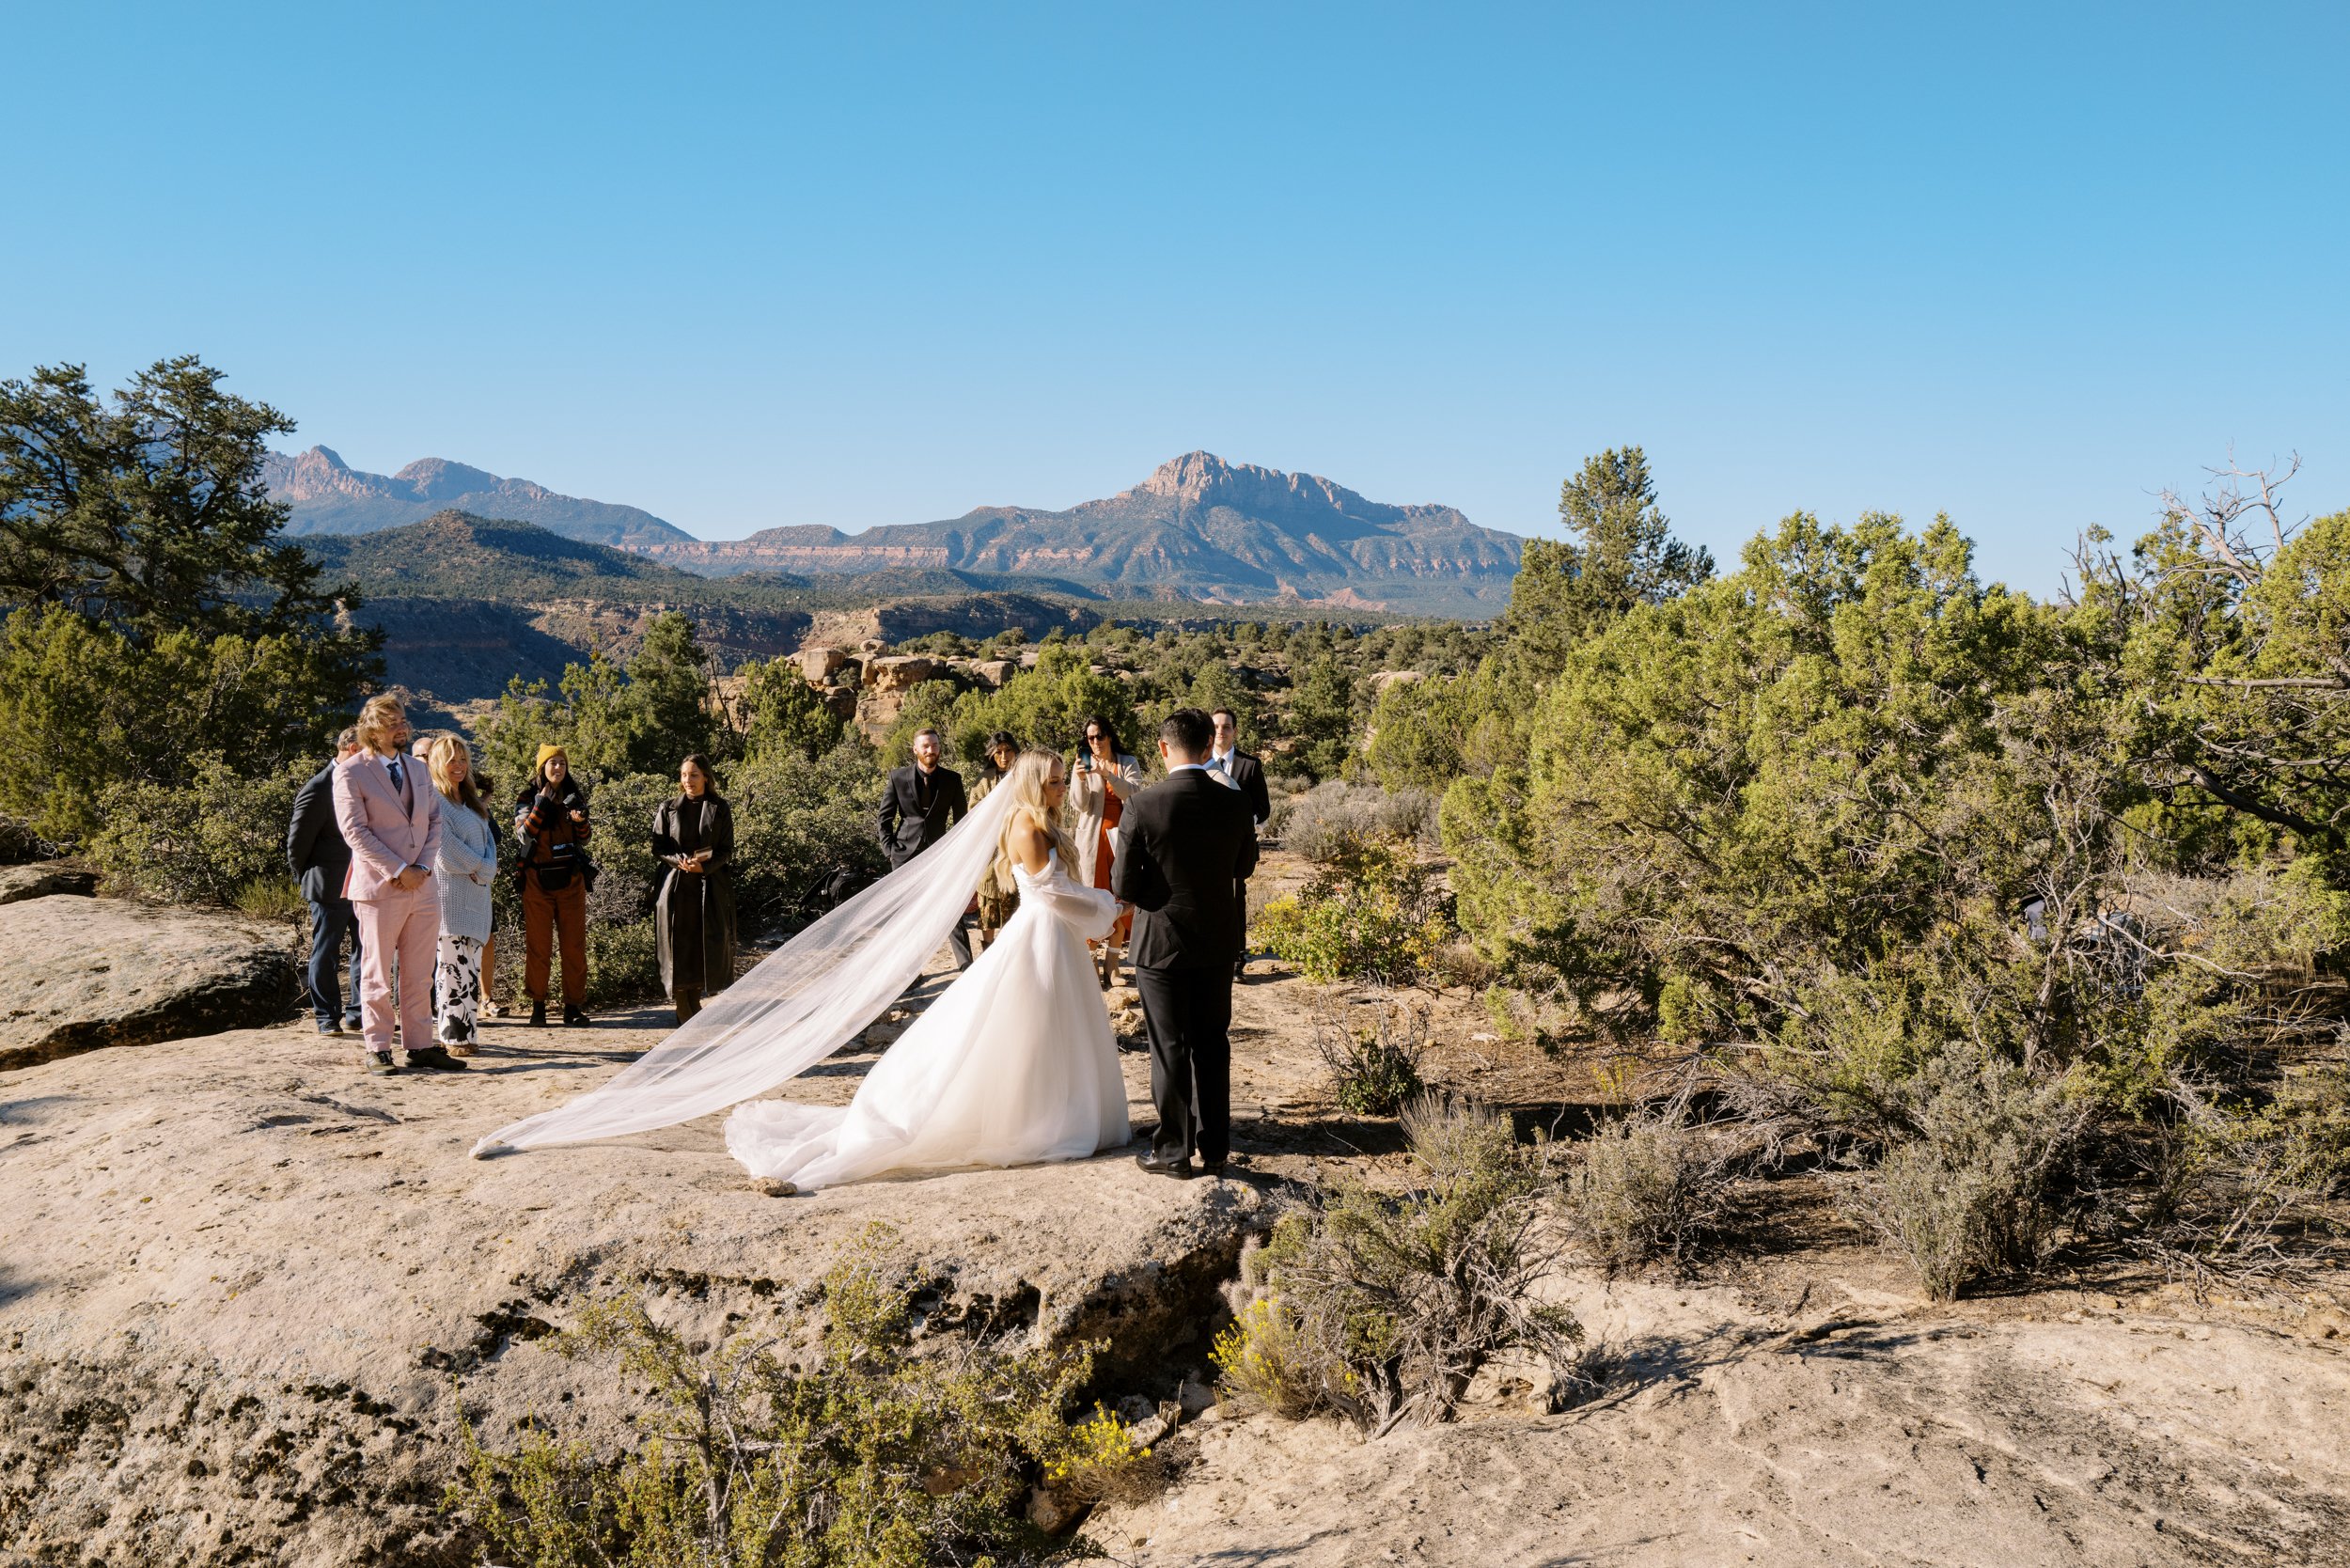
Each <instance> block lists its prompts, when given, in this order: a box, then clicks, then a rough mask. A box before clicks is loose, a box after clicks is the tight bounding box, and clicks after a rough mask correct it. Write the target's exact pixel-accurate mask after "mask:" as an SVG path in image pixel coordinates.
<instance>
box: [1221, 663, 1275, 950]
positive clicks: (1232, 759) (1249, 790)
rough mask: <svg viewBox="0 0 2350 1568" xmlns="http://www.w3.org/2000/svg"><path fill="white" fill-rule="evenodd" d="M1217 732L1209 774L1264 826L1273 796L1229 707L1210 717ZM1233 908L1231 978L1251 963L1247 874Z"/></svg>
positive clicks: (1236, 889) (1234, 892)
mask: <svg viewBox="0 0 2350 1568" xmlns="http://www.w3.org/2000/svg"><path fill="white" fill-rule="evenodd" d="M1208 722H1209V723H1210V724H1212V725H1214V727H1215V728H1214V735H1213V738H1212V739H1211V741H1210V742H1209V755H1208V771H1209V772H1210V773H1213V774H1214V775H1216V776H1219V777H1221V778H1223V779H1226V780H1227V781H1229V782H1230V784H1231V786H1232V788H1234V789H1236V790H1238V791H1239V792H1241V796H1242V798H1243V799H1245V800H1246V801H1247V802H1248V814H1249V815H1250V816H1251V817H1253V818H1255V819H1256V825H1257V826H1259V827H1262V826H1264V824H1265V820H1266V819H1267V818H1269V817H1271V816H1272V815H1273V797H1272V795H1270V794H1269V793H1267V792H1266V791H1265V785H1264V764H1263V763H1261V762H1260V761H1258V760H1257V759H1256V758H1254V757H1252V756H1250V755H1249V754H1248V753H1247V752H1246V751H1243V750H1242V749H1241V748H1240V720H1239V719H1237V718H1235V717H1234V716H1233V715H1232V710H1230V708H1217V709H1214V711H1212V712H1211V713H1209V714H1208ZM1232 907H1233V908H1234V909H1235V910H1237V911H1238V912H1239V917H1240V946H1239V948H1238V949H1237V956H1236V957H1234V958H1233V960H1232V978H1233V979H1234V980H1238V979H1240V978H1241V971H1242V970H1243V969H1245V968H1246V967H1247V964H1248V878H1247V877H1246V875H1244V876H1242V877H1241V878H1240V880H1239V881H1238V882H1236V883H1234V884H1233V886H1232Z"/></svg>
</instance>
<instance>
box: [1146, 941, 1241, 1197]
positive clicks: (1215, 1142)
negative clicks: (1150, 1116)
mask: <svg viewBox="0 0 2350 1568" xmlns="http://www.w3.org/2000/svg"><path fill="white" fill-rule="evenodd" d="M1135 989H1136V990H1137V991H1139V992H1141V993H1142V1016H1143V1019H1144V1022H1145V1023H1146V1025H1147V1026H1148V1027H1149V1029H1150V1033H1151V1103H1152V1105H1156V1106H1157V1107H1158V1110H1159V1130H1158V1131H1157V1132H1156V1133H1153V1134H1152V1137H1151V1152H1152V1153H1154V1154H1157V1155H1159V1156H1160V1157H1162V1158H1164V1159H1173V1158H1175V1157H1177V1156H1178V1155H1183V1154H1197V1155H1198V1156H1199V1158H1200V1159H1202V1160H1204V1161H1206V1162H1207V1163H1208V1164H1210V1165H1218V1164H1221V1163H1222V1162H1223V1160H1224V1158H1225V1157H1226V1156H1227V1155H1228V1154H1230V1152H1232V971H1231V969H1230V967H1229V966H1228V965H1225V964H1216V965H1214V967H1212V968H1206V969H1136V971H1135Z"/></svg>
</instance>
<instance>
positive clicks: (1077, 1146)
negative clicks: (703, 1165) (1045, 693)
mask: <svg viewBox="0 0 2350 1568" xmlns="http://www.w3.org/2000/svg"><path fill="white" fill-rule="evenodd" d="M997 788H998V789H999V790H1009V791H1011V792H1012V793H1013V795H1014V797H1015V800H1016V804H1015V805H1014V806H1013V808H1012V811H1011V821H1010V822H1009V823H1006V824H1005V825H1004V831H1003V844H1002V859H1001V861H1000V862H999V863H998V866H997V874H998V875H1002V874H1005V873H1006V872H1009V873H1010V875H1011V880H1012V882H1013V883H1014V885H1015V886H1018V887H1019V889H1020V908H1019V912H1018V913H1016V914H1015V915H1013V916H1012V917H1011V920H1010V921H1009V922H1007V923H1006V924H1005V926H1004V930H1003V934H1002V935H1000V936H998V937H997V938H996V939H995V942H994V943H992V944H991V945H990V946H989V947H988V948H987V949H985V950H984V951H982V952H981V953H980V954H979V960H978V962H976V963H974V964H972V965H971V967H970V968H969V969H967V970H965V971H964V974H963V975H962V977H961V978H959V979H958V980H956V981H955V982H954V983H953V984H952V985H950V986H948V988H947V990H946V993H945V994H944V995H943V996H940V997H939V998H938V999H937V1000H936V1001H934V1002H932V1004H931V1007H930V1010H929V1011H926V1012H924V1013H923V1014H922V1015H921V1016H920V1017H919V1018H917V1019H916V1020H915V1022H914V1024H913V1027H910V1028H908V1029H907V1030H906V1032H905V1033H904V1034H903V1035H901V1036H900V1037H899V1039H898V1042H897V1043H896V1044H894V1045H892V1046H890V1047H889V1049H888V1050H887V1051H886V1052H885V1053H884V1054H883V1056H882V1058H881V1060H880V1061H879V1062H877V1063H875V1064H874V1066H873V1069H872V1071H871V1072H870V1073H868V1074H866V1076H865V1081H864V1083H863V1084H861V1085H859V1086H858V1088H857V1091H856V1098H855V1099H854V1100H852V1101H851V1102H850V1103H849V1104H848V1105H846V1106H841V1105H798V1104H794V1103H793V1102H791V1101H789V1100H754V1101H752V1102H751V1103H750V1104H748V1105H740V1106H737V1107H736V1109H735V1112H734V1114H733V1115H732V1116H729V1117H728V1118H727V1148H728V1150H729V1152H731V1153H732V1154H733V1155H734V1157H735V1158H736V1159H738V1160H740V1161H742V1162H743V1166H744V1169H746V1170H748V1171H749V1172H750V1173H751V1174H752V1175H753V1176H758V1177H764V1178H768V1179H770V1180H775V1181H780V1182H787V1183H790V1184H792V1185H793V1186H795V1187H797V1188H798V1189H799V1190H800V1191H802V1192H807V1191H811V1190H813V1189H815V1188H817V1187H826V1186H837V1185H838V1184H841V1183H843V1182H857V1181H863V1180H864V1179H866V1178H867V1177H870V1176H879V1175H882V1174H883V1173H885V1172H888V1171H907V1170H938V1169H946V1168H953V1167H957V1166H973V1165H995V1166H1004V1165H1027V1164H1030V1163H1032V1162H1035V1161H1039V1160H1077V1159H1084V1158H1085V1157H1086V1156H1087V1155H1089V1154H1091V1153H1093V1152H1095V1151H1096V1150H1100V1149H1109V1148H1115V1147H1116V1146H1117V1145H1119V1144H1121V1143H1124V1142H1125V1141H1126V1140H1127V1137H1128V1136H1129V1135H1128V1129H1127V1125H1126V1081H1125V1077H1124V1075H1123V1074H1120V1072H1119V1070H1118V1048H1117V1044H1116V1043H1115V1042H1114V1041H1113V1040H1112V1039H1111V1038H1110V1024H1109V1014H1108V1011H1106V1010H1105V1008H1104V1007H1103V1005H1102V990H1101V987H1100V986H1099V985H1098V984H1097V983H1096V982H1095V980H1094V976H1093V967H1092V964H1091V962H1090V960H1089V955H1088V953H1087V950H1086V943H1087V941H1088V940H1089V939H1093V940H1099V939H1100V938H1101V937H1103V936H1105V935H1106V934H1107V933H1108V932H1109V928H1110V924H1111V922H1112V921H1113V920H1114V919H1116V918H1117V916H1118V903H1117V901H1116V900H1114V899H1113V898H1111V897H1110V895H1109V894H1107V893H1105V892H1102V891H1099V890H1097V889H1095V888H1091V887H1084V886H1079V885H1078V883H1077V881H1076V879H1075V878H1074V877H1073V876H1072V875H1070V873H1069V870H1068V868H1069V865H1070V864H1071V862H1072V861H1073V859H1074V854H1073V851H1072V850H1071V849H1070V846H1069V839H1068V836H1067V835H1066V834H1065V833H1063V832H1062V831H1061V830H1060V828H1059V826H1058V823H1059V821H1060V812H1061V801H1062V799H1063V797H1064V796H1066V795H1067V794H1068V792H1069V780H1068V775H1067V773H1066V772H1065V771H1064V764H1063V763H1062V761H1061V760H1060V758H1058V756H1055V755H1054V754H1052V753H1051V752H1043V751H1031V752H1028V753H1026V754H1025V755H1024V756H1022V757H1021V759H1020V760H1018V761H1017V762H1015V763H1013V764H1012V770H1011V774H1010V775H1009V776H1006V778H1005V779H1004V782H1003V783H1002V784H1000V785H998V786H997Z"/></svg>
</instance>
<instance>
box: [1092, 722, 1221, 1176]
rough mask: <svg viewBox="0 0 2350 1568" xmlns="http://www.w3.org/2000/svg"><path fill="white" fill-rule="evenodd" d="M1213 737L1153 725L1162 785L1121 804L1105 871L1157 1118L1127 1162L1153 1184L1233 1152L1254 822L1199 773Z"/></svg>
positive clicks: (1213, 1166)
mask: <svg viewBox="0 0 2350 1568" xmlns="http://www.w3.org/2000/svg"><path fill="white" fill-rule="evenodd" d="M1213 739H1214V726H1213V725H1212V724H1211V723H1210V722H1209V720H1208V715H1207V714H1205V713H1201V712H1200V711H1199V709H1197V708H1181V709H1178V710H1176V712H1174V713H1171V714H1169V715H1168V716H1167V722H1166V723H1165V724H1163V725H1161V726H1160V727H1159V755H1160V756H1161V757H1162V758H1164V759H1165V760H1166V761H1167V779H1166V781H1165V782H1164V783H1161V784H1157V785H1154V786H1152V788H1151V789H1148V790H1145V791H1143V792H1141V793H1140V794H1137V795H1136V796H1135V797H1134V798H1133V799H1132V800H1130V801H1128V802H1127V803H1126V812H1125V816H1124V817H1123V819H1122V820H1121V821H1120V823H1119V832H1120V837H1121V838H1122V839H1123V840H1124V844H1123V851H1124V853H1122V854H1120V855H1119V857H1118V863H1117V865H1116V866H1114V867H1113V868H1112V869H1111V871H1110V884H1111V891H1113V892H1115V893H1116V894H1117V895H1118V896H1119V897H1120V898H1121V899H1124V900H1125V901H1127V902H1130V903H1132V904H1133V905H1134V906H1135V938H1134V965H1135V989H1136V990H1137V991H1139V992H1141V993H1142V1013H1143V1018H1144V1020H1145V1022H1146V1023H1147V1025H1148V1026H1149V1028H1150V1033H1151V1102H1152V1105H1156V1106H1157V1107H1158V1112H1159V1128H1158V1131H1157V1132H1156V1133H1155V1134H1153V1135H1152V1139H1151V1152H1149V1153H1147V1154H1141V1155H1137V1156H1136V1162H1135V1163H1136V1164H1137V1165H1139V1166H1141V1167H1142V1168H1143V1169H1145V1170H1148V1171H1150V1172H1152V1174H1154V1175H1160V1176H1175V1177H1189V1176H1193V1175H1197V1174H1199V1171H1201V1170H1204V1171H1205V1172H1206V1173H1207V1174H1209V1175H1211V1176H1221V1175H1222V1174H1224V1162H1225V1160H1226V1159H1227V1158H1228V1157H1229V1156H1230V1153H1231V1121H1232V1087H1231V1086H1232V1039H1231V1027H1232V960H1233V958H1234V957H1235V955H1237V954H1238V953H1239V951H1240V938H1241V921H1240V919H1239V917H1238V912H1237V911H1236V910H1235V908H1234V906H1233V903H1232V889H1233V887H1234V886H1237V885H1238V884H1239V883H1240V882H1241V881H1242V880H1243V879H1245V878H1246V876H1247V875H1248V873H1249V872H1250V871H1252V870H1255V869H1256V865H1257V824H1256V823H1255V821H1254V819H1253V818H1252V816H1251V815H1250V808H1249V804H1248V801H1247V798H1246V796H1244V795H1243V794H1242V793H1241V792H1239V791H1238V790H1235V789H1233V788H1232V787H1231V786H1230V784H1228V783H1226V782H1225V781H1224V780H1223V779H1221V778H1219V777H1217V776H1215V775H1214V774H1212V773H1210V772H1209V771H1208V769H1207V768H1206V767H1205V765H1204V764H1205V763H1206V761H1207V760H1208V755H1209V748H1210V745H1211V743H1212V741H1213ZM1195 1154H1197V1155H1198V1156H1199V1166H1198V1167H1197V1168H1195V1167H1194V1166H1193V1164H1192V1156H1193V1155H1195Z"/></svg>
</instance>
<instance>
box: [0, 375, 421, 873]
mask: <svg viewBox="0 0 2350 1568" xmlns="http://www.w3.org/2000/svg"><path fill="white" fill-rule="evenodd" d="M219 383H220V375H219V372H217V371H215V370H212V369H211V368H208V367H206V366H204V365H203V364H201V363H200V362H198V361H197V360H196V359H194V358H185V357H183V358H179V359H169V360H164V361H160V362H158V363H157V364H156V365H154V366H153V367H151V368H149V369H147V370H144V371H142V372H140V373H139V374H138V375H137V376H135V377H133V380H132V383H131V384H130V385H129V386H128V387H127V388H125V389H123V390H121V391H119V392H117V393H116V394H115V395H114V397H113V400H112V401H111V403H108V402H107V401H104V400H101V399H100V398H99V397H98V396H97V395H96V394H95V393H94V392H93V391H92V390H91V388H90V385H89V383H88V380H87V378H86V376H85V374H84V373H83V371H82V368H80V367H78V366H55V367H43V368H39V369H37V370H35V371H34V373H33V375H32V377H31V378H30V379H29V380H23V381H16V380H11V381H5V382H0V611H6V612H7V613H6V619H5V620H4V621H0V812H6V813H8V814H9V815H11V816H14V817H16V818H19V819H21V820H23V821H24V822H25V823H29V824H30V825H31V827H32V828H33V829H34V830H35V831H36V832H38V833H39V836H40V837H42V838H44V839H50V840H52V841H55V842H73V841H78V840H82V839H86V838H88V837H89V836H90V835H91V834H93V833H94V832H96V831H97V830H98V829H99V828H100V827H101V826H102V825H103V823H104V818H103V816H102V811H101V803H102V800H103V799H104V797H105V795H106V792H108V790H110V789H111V788H113V787H115V786H118V785H138V786H146V787H149V788H154V789H166V790H168V789H173V788H178V787H182V786H185V785H188V784H190V783H191V782H193V781H194V780H195V779H196V776H197V773H198V770H199V769H200V768H201V767H203V766H204V765H206V763H207V761H208V760H209V762H211V763H212V764H216V765H218V766H222V767H226V768H227V769H229V770H230V771H231V772H232V773H234V774H235V775H237V776H241V777H247V778H261V777H266V776H272V775H274V774H276V773H278V772H279V771H281V770H283V769H284V768H286V767H288V766H290V765H291V764H292V763H293V762H295V761H296V760H299V759H302V758H305V757H306V758H317V757H322V756H323V754H324V750H325V740H326V738H327V737H328V736H330V735H332V734H333V732H334V731H335V730H336V729H337V728H339V727H340V726H341V725H342V724H343V723H345V722H347V720H348V716H349V714H350V713H351V711H352V707H353V705H354V704H355V702H356V699H357V697H358V694H359V692H360V689H361V686H362V684H363V683H364V682H366V681H367V680H368V678H369V677H370V676H371V675H372V674H373V673H374V672H375V670H376V669H377V668H378V663H377V660H376V656H375V650H376V647H377V644H378V642H379V640H380V639H379V638H378V637H377V636H376V635H374V634H372V633H369V632H364V631H358V630H353V629H350V628H349V627H348V626H346V625H345V624H343V623H342V622H341V620H340V619H338V612H340V611H341V610H344V609H348V608H350V607H352V606H354V605H355V604H356V594H355V591H354V590H352V588H349V587H348V586H335V585H329V584H327V583H325V582H323V581H322V580H321V575H320V572H319V568H318V565H317V563H316V562H314V561H313V560H312V559H311V558H310V557H308V556H306V555H305V554H304V553H303V552H302V551H301V550H300V549H299V548H298V547H296V546H294V545H291V544H289V543H286V542H284V541H282V540H280V538H279V537H278V535H279V530H280V529H281V527H282V526H283V525H284V521H285V510H284V508H282V507H280V506H278V505H277V504H276V503H274V502H273V501H271V500H270V499H269V498H268V494H267V490H266V488H265V487H264V485H263V483H262V480H261V462H262V459H263V457H264V456H265V454H266V448H265V447H264V445H263V443H264V440H265V438H266V437H268V436H269V435H271V434H274V433H277V432H281V431H289V430H291V429H292V428H293V427H292V425H291V423H290V421H288V420H287V419H286V418H285V416H282V415H280V414H278V413H277V412H276V411H275V410H274V409H272V408H270V407H268V406H267V405H265V404H260V403H254V402H248V401H246V400H243V399H241V398H237V397H234V396H231V395H229V394H227V393H226V392H224V391H223V390H222V389H221V387H220V384H219Z"/></svg>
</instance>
